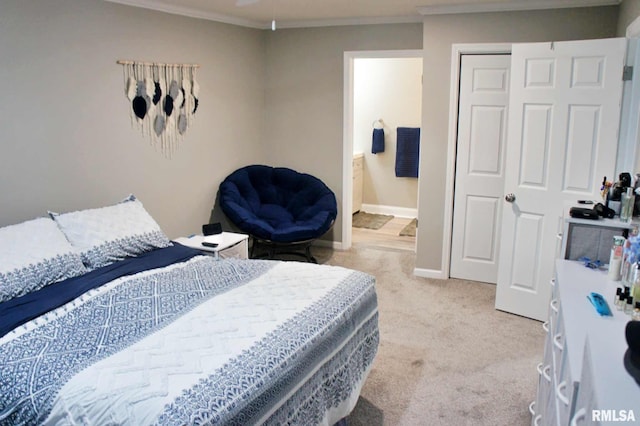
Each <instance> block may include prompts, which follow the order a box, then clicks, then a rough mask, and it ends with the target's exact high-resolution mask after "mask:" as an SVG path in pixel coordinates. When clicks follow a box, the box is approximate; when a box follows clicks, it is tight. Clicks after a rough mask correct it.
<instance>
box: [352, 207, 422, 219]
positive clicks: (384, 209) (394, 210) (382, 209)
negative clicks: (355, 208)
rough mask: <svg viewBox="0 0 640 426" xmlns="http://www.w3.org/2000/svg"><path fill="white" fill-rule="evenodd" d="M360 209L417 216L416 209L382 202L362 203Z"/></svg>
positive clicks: (401, 215)
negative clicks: (387, 204)
mask: <svg viewBox="0 0 640 426" xmlns="http://www.w3.org/2000/svg"><path fill="white" fill-rule="evenodd" d="M360 211H365V212H367V213H375V214H390V215H393V216H397V217H408V218H414V217H418V209H417V208H416V209H412V208H409V207H397V206H385V205H382V204H362V208H361V209H360Z"/></svg>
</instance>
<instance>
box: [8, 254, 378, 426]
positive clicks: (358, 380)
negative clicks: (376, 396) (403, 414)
mask: <svg viewBox="0 0 640 426" xmlns="http://www.w3.org/2000/svg"><path fill="white" fill-rule="evenodd" d="M162 250H166V249H162ZM0 318H1V317H0ZM377 321H378V314H377V301H376V294H375V288H374V279H373V277H371V276H369V275H366V274H363V273H360V272H356V271H352V270H348V269H344V268H339V267H330V266H319V265H310V264H302V263H297V262H272V261H256V260H249V261H246V260H223V261H218V260H214V259H213V258H211V257H208V256H195V257H192V258H191V259H189V260H186V261H183V262H179V263H176V264H171V265H169V266H165V267H161V268H154V269H151V270H146V271H143V272H138V273H135V274H133V275H126V276H124V277H121V278H117V279H115V280H111V281H109V282H108V283H106V284H104V285H101V286H99V287H97V288H94V289H92V290H89V291H88V292H86V293H84V294H83V295H82V296H80V297H77V298H75V299H74V300H73V301H71V302H69V303H66V304H64V305H62V306H60V307H59V308H56V309H54V310H52V311H50V312H48V313H46V314H44V315H41V316H39V317H38V318H36V319H35V320H32V321H30V322H27V323H26V324H24V325H21V326H19V327H17V328H15V329H14V330H13V331H11V332H9V333H8V334H6V335H5V336H4V337H2V338H0V425H14V424H64V425H66V424H92V425H107V424H108V425H115V424H131V425H151V424H162V425H191V424H236V425H249V424H261V423H268V424H305V425H306V424H332V423H334V422H336V421H337V420H339V419H340V418H342V417H344V416H345V415H346V414H348V413H349V411H350V410H351V409H352V408H353V406H354V405H355V402H356V400H357V398H358V394H359V392H360V389H361V386H362V384H363V382H364V379H365V378H366V375H367V373H368V371H369V369H370V367H371V364H372V362H373V358H374V356H375V354H376V350H377V346H378V324H377Z"/></svg>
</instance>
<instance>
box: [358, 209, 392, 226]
mask: <svg viewBox="0 0 640 426" xmlns="http://www.w3.org/2000/svg"><path fill="white" fill-rule="evenodd" d="M391 219H393V216H392V215H387V214H375V213H367V212H362V211H360V212H357V213H355V214H354V215H353V222H352V226H355V227H356V228H367V229H380V228H382V227H383V226H384V225H385V223H387V222H389V221H390V220H391Z"/></svg>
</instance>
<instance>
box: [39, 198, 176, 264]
mask: <svg viewBox="0 0 640 426" xmlns="http://www.w3.org/2000/svg"><path fill="white" fill-rule="evenodd" d="M49 215H51V217H52V218H53V219H54V220H55V221H56V223H57V224H58V226H59V227H60V229H61V230H62V232H64V234H65V235H66V236H67V239H68V240H69V241H70V242H71V245H73V246H74V247H75V248H76V249H77V250H78V251H79V252H80V255H81V256H82V260H83V261H84V264H85V265H86V266H87V267H88V268H90V269H95V268H99V267H101V266H105V265H108V264H110V263H113V262H116V261H118V260H122V259H124V258H126V257H132V256H138V255H140V254H142V253H145V252H148V251H151V250H155V249H157V248H163V247H168V246H170V245H171V241H169V238H167V236H166V235H165V234H164V233H163V232H162V230H161V229H160V226H158V224H157V223H156V221H155V220H153V218H152V217H151V215H149V213H147V211H146V210H145V209H144V207H143V206H142V203H141V202H140V201H138V200H137V199H136V198H135V197H134V196H133V195H130V196H129V197H128V198H126V199H125V200H123V201H122V202H120V203H118V204H115V205H113V206H108V207H102V208H97V209H88V210H81V211H77V212H71V213H64V214H57V213H52V212H49Z"/></svg>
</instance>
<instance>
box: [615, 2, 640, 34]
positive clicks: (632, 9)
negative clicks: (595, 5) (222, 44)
mask: <svg viewBox="0 0 640 426" xmlns="http://www.w3.org/2000/svg"><path fill="white" fill-rule="evenodd" d="M638 16H640V0H622V3H620V13H619V15H618V31H617V34H618V37H624V36H625V35H626V31H627V27H628V26H629V24H631V23H632V22H633V21H634V20H635V19H636V18H637V17H638Z"/></svg>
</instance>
